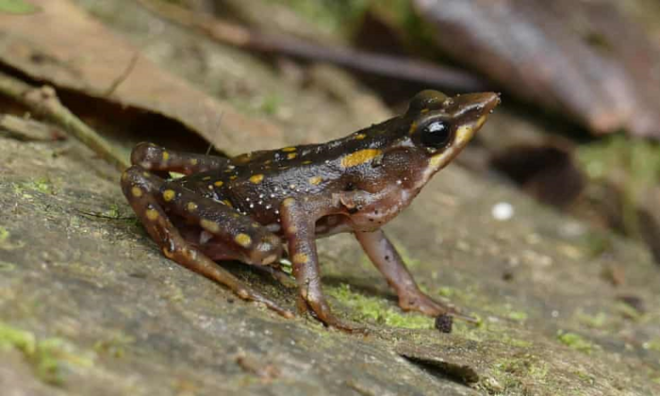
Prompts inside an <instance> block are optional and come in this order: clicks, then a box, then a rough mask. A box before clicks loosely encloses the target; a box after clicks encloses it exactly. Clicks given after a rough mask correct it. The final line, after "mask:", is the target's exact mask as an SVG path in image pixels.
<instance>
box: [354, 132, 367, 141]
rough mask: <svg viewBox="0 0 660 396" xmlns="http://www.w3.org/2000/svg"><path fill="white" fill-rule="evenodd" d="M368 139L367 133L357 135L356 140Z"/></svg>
mask: <svg viewBox="0 0 660 396" xmlns="http://www.w3.org/2000/svg"><path fill="white" fill-rule="evenodd" d="M366 137H367V134H366V133H358V134H357V135H355V139H357V140H362V139H364V138H366Z"/></svg>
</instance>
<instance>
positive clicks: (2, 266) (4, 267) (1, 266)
mask: <svg viewBox="0 0 660 396" xmlns="http://www.w3.org/2000/svg"><path fill="white" fill-rule="evenodd" d="M15 269H16V264H14V263H10V262H8V261H2V260H0V272H9V271H13V270H15Z"/></svg>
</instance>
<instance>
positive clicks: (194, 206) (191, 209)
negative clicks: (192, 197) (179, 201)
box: [186, 202, 197, 212]
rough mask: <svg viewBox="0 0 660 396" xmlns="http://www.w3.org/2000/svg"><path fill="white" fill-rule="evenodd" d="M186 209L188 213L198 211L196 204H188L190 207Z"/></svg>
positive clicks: (187, 206)
mask: <svg viewBox="0 0 660 396" xmlns="http://www.w3.org/2000/svg"><path fill="white" fill-rule="evenodd" d="M186 208H187V209H188V212H194V211H196V210H197V204H196V203H194V202H188V205H186Z"/></svg>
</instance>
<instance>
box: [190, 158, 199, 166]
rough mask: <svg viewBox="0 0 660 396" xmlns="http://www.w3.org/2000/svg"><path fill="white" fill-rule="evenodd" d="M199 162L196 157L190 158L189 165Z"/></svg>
mask: <svg viewBox="0 0 660 396" xmlns="http://www.w3.org/2000/svg"><path fill="white" fill-rule="evenodd" d="M198 163H199V160H198V159H197V158H191V159H190V165H197V164H198Z"/></svg>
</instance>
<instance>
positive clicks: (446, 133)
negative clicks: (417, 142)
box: [420, 120, 451, 149]
mask: <svg viewBox="0 0 660 396" xmlns="http://www.w3.org/2000/svg"><path fill="white" fill-rule="evenodd" d="M420 132H421V140H422V143H423V144H424V146H427V147H432V148H436V149H437V148H442V147H447V146H448V145H449V143H451V128H450V126H449V123H447V122H445V121H440V120H438V121H432V122H429V123H428V124H426V125H424V127H423V128H422V130H421V131H420Z"/></svg>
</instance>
